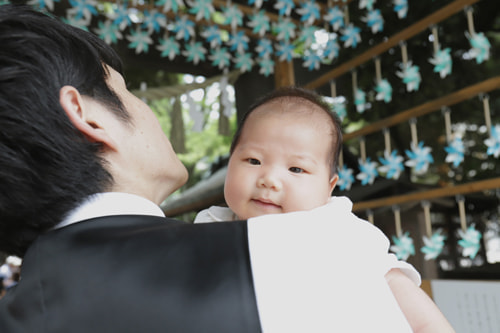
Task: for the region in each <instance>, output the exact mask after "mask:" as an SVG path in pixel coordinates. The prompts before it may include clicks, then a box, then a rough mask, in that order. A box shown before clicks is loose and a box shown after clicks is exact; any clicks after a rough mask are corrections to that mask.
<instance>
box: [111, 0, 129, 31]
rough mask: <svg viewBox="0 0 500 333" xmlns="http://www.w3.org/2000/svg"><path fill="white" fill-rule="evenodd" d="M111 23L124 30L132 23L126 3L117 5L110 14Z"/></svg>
mask: <svg viewBox="0 0 500 333" xmlns="http://www.w3.org/2000/svg"><path fill="white" fill-rule="evenodd" d="M112 18H113V23H114V24H117V25H118V26H119V27H120V30H125V28H127V27H128V26H130V25H131V24H132V19H131V18H130V16H129V9H128V8H127V5H126V4H123V5H118V7H116V8H115V10H114V13H113V15H112Z"/></svg>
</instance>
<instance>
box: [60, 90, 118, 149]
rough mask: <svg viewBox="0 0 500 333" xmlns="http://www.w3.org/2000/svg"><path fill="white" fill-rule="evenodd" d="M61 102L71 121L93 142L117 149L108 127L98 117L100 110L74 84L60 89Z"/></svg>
mask: <svg viewBox="0 0 500 333" xmlns="http://www.w3.org/2000/svg"><path fill="white" fill-rule="evenodd" d="M59 103H60V104H61V106H62V108H63V110H64V111H65V113H66V115H67V116H68V118H69V120H70V121H71V123H72V124H73V125H74V126H75V127H76V129H77V130H79V131H80V132H81V133H82V134H83V135H85V137H86V138H87V139H88V140H89V141H91V142H98V143H101V144H102V145H103V146H105V147H108V148H109V149H111V150H115V151H116V150H117V145H116V142H115V141H114V140H113V138H112V137H110V136H109V135H108V133H107V132H106V129H105V128H104V126H102V124H101V123H100V121H99V119H96V118H97V117H96V115H97V114H98V113H99V112H97V111H99V110H97V111H96V110H92V107H95V105H94V103H91V102H90V101H88V100H87V99H86V98H83V96H82V95H81V94H80V92H79V91H78V90H77V89H76V88H75V87H72V86H64V87H62V88H61V90H59Z"/></svg>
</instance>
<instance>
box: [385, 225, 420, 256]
mask: <svg viewBox="0 0 500 333" xmlns="http://www.w3.org/2000/svg"><path fill="white" fill-rule="evenodd" d="M392 241H393V242H394V245H391V248H390V249H391V251H392V252H394V254H396V257H397V258H398V259H399V260H407V259H408V258H409V257H410V256H411V255H415V246H414V245H413V239H412V238H411V237H410V233H409V232H408V231H407V232H405V233H404V234H402V235H401V236H399V237H396V236H392Z"/></svg>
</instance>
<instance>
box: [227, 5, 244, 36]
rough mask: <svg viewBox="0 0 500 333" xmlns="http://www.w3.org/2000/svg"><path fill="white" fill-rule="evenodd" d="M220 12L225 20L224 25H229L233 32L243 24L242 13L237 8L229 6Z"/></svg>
mask: <svg viewBox="0 0 500 333" xmlns="http://www.w3.org/2000/svg"><path fill="white" fill-rule="evenodd" d="M222 11H223V13H224V17H225V18H226V19H225V21H224V24H227V25H230V26H231V28H232V29H233V30H234V29H236V27H238V26H241V25H242V24H243V13H242V12H241V10H240V9H239V8H238V6H236V5H230V6H227V7H223V8H222Z"/></svg>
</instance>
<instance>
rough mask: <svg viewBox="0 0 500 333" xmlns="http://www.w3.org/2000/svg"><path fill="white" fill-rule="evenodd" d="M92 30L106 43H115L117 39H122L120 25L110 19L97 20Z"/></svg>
mask: <svg viewBox="0 0 500 333" xmlns="http://www.w3.org/2000/svg"><path fill="white" fill-rule="evenodd" d="M94 32H95V33H96V34H97V35H98V36H99V38H100V39H102V40H104V41H105V42H106V43H107V44H115V43H117V42H118V40H119V39H123V36H122V33H121V31H120V27H119V26H118V25H116V24H114V23H113V21H110V20H106V21H104V22H102V21H99V22H98V23H97V28H95V29H94Z"/></svg>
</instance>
